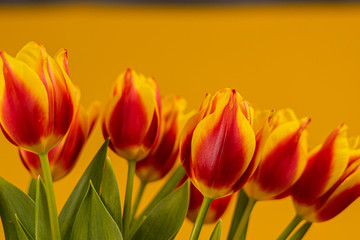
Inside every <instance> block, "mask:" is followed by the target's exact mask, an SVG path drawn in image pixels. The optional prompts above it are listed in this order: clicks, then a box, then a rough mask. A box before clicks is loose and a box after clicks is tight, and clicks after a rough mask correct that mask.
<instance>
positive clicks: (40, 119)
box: [0, 42, 76, 153]
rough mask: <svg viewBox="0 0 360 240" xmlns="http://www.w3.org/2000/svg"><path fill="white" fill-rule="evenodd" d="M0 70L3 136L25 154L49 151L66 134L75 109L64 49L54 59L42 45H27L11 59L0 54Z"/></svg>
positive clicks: (0, 112)
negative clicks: (26, 151)
mask: <svg viewBox="0 0 360 240" xmlns="http://www.w3.org/2000/svg"><path fill="white" fill-rule="evenodd" d="M0 69H1V72H0V124H1V129H2V131H3V132H4V135H5V136H6V137H7V139H8V140H9V141H10V142H11V143H13V144H15V145H17V146H19V147H20V148H23V149H26V150H28V151H32V152H36V153H44V152H47V151H49V150H50V149H51V148H53V147H54V146H55V145H56V144H57V143H59V141H60V140H61V139H62V138H63V137H64V135H65V134H66V132H67V131H68V129H69V126H70V123H71V121H72V119H73V112H74V111H75V108H76V106H75V102H76V101H75V100H74V98H75V97H74V96H75V89H74V86H73V84H72V83H71V81H70V79H69V75H68V68H67V52H66V50H65V49H61V50H60V51H59V52H58V53H57V54H56V56H55V60H54V59H53V58H52V57H50V56H49V55H48V54H47V52H46V50H45V48H44V47H43V46H42V45H39V44H37V43H35V42H30V43H28V44H27V45H25V46H24V47H23V48H22V49H21V50H20V52H19V53H18V54H17V56H16V57H15V58H14V57H11V56H9V55H8V54H6V53H5V52H0Z"/></svg>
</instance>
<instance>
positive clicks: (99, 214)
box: [70, 180, 123, 240]
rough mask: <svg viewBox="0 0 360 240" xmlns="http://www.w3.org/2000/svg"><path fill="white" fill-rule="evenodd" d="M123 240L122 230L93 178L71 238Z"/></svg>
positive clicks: (72, 239)
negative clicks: (99, 193)
mask: <svg viewBox="0 0 360 240" xmlns="http://www.w3.org/2000/svg"><path fill="white" fill-rule="evenodd" d="M78 239H88V240H122V239H123V237H122V235H121V232H120V230H119V228H118V226H117V224H116V222H115V221H114V219H112V217H111V215H110V213H109V212H108V211H107V210H106V208H105V206H104V204H103V203H102V201H101V199H100V197H99V195H98V194H97V192H96V190H95V188H94V186H93V184H92V182H91V180H90V184H89V188H88V191H87V193H86V195H85V198H84V200H83V201H82V203H81V206H80V208H79V211H78V213H77V215H76V218H75V221H74V226H73V228H72V232H71V237H70V240H78Z"/></svg>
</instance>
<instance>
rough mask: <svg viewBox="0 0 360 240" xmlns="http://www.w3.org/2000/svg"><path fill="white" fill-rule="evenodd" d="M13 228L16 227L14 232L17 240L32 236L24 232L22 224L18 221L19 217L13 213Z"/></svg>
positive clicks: (27, 238) (24, 239)
mask: <svg viewBox="0 0 360 240" xmlns="http://www.w3.org/2000/svg"><path fill="white" fill-rule="evenodd" d="M15 219H16V221H15V228H16V234H17V237H18V240H29V239H31V240H32V238H31V237H30V236H28V233H26V232H25V230H24V229H23V225H22V223H21V222H20V220H19V218H18V217H17V216H16V214H15Z"/></svg>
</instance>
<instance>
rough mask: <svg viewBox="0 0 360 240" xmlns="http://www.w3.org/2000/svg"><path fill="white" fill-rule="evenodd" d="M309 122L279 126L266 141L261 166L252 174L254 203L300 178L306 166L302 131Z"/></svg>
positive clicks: (272, 195) (304, 137) (295, 122)
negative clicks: (254, 187)
mask: <svg viewBox="0 0 360 240" xmlns="http://www.w3.org/2000/svg"><path fill="white" fill-rule="evenodd" d="M308 123H309V121H306V122H305V124H304V125H300V124H299V122H298V121H291V122H286V123H282V124H281V125H279V126H278V127H277V128H276V129H275V130H274V131H273V132H272V133H271V134H270V136H269V138H268V139H267V140H266V143H265V145H264V149H263V151H262V153H261V154H262V158H261V159H262V160H261V163H260V164H259V167H258V169H257V171H256V173H255V175H254V181H255V182H256V185H257V188H256V191H255V192H254V197H255V198H256V199H257V200H266V199H271V198H272V197H274V196H276V195H279V194H281V193H282V192H284V191H286V190H287V189H289V188H290V187H291V186H292V185H293V184H294V183H295V182H296V181H297V180H298V179H299V177H300V175H301V174H302V172H303V171H304V169H305V165H306V153H307V142H306V135H304V134H302V132H303V130H304V129H305V127H306V125H307V124H308Z"/></svg>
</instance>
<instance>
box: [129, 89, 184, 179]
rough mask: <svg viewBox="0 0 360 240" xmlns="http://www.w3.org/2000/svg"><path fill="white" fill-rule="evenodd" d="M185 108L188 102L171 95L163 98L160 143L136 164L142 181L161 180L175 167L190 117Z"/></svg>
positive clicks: (137, 173) (137, 172)
mask: <svg viewBox="0 0 360 240" xmlns="http://www.w3.org/2000/svg"><path fill="white" fill-rule="evenodd" d="M185 107H186V101H185V100H184V99H182V98H180V97H177V96H174V95H171V96H164V97H162V98H161V128H160V135H159V141H158V142H157V144H156V146H155V147H154V148H153V149H152V150H151V151H150V152H149V154H148V155H147V156H146V157H145V158H144V159H142V160H141V161H139V162H138V163H137V164H136V175H137V176H138V177H139V178H140V179H141V180H142V181H144V182H152V181H156V180H159V179H160V178H162V177H164V176H165V175H166V174H167V173H168V172H169V171H170V169H171V168H172V167H173V166H174V164H175V161H176V159H177V157H178V153H179V139H180V131H181V130H182V128H183V127H184V124H185V121H186V120H187V119H188V118H189V117H190V116H189V114H185V113H184V110H185ZM190 114H191V113H190Z"/></svg>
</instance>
